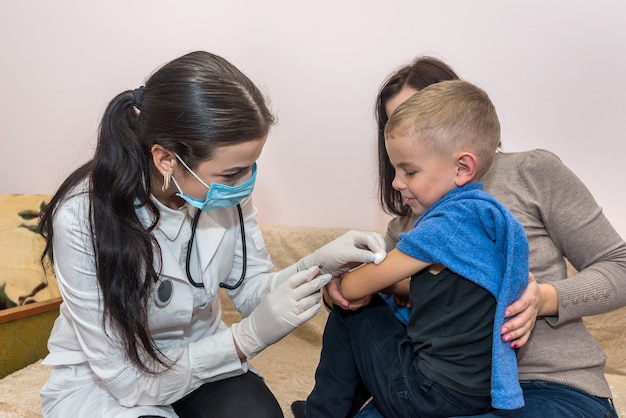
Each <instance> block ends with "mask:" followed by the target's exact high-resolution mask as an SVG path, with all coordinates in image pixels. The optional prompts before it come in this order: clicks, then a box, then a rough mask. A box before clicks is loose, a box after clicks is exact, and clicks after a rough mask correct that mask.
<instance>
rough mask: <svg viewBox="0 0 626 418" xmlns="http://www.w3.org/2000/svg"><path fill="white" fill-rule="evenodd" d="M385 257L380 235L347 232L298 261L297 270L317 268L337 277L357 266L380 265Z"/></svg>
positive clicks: (382, 239)
mask: <svg viewBox="0 0 626 418" xmlns="http://www.w3.org/2000/svg"><path fill="white" fill-rule="evenodd" d="M386 256H387V252H386V251H385V239H384V238H383V236H382V235H380V234H378V233H376V232H362V231H348V232H346V233H345V234H343V235H342V236H340V237H339V238H337V239H335V240H334V241H331V242H329V243H328V244H326V245H324V246H323V247H322V248H320V249H318V250H316V251H315V252H314V253H313V254H309V255H307V256H306V257H304V258H302V259H301V260H300V261H298V270H299V271H301V270H305V269H308V268H309V267H312V266H319V267H320V269H321V271H322V273H330V274H332V275H333V276H339V275H340V274H341V273H345V272H346V271H348V270H350V269H352V268H354V267H356V266H358V265H359V264H363V263H371V262H374V263H376V264H380V263H381V262H382V261H383V260H384V259H385V257H386Z"/></svg>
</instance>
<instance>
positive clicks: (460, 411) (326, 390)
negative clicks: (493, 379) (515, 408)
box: [306, 296, 491, 418]
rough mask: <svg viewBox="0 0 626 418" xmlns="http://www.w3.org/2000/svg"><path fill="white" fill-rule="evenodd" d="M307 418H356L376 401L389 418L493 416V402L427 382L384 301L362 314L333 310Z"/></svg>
mask: <svg viewBox="0 0 626 418" xmlns="http://www.w3.org/2000/svg"><path fill="white" fill-rule="evenodd" d="M315 380H316V383H315V387H314V388H313V391H312V392H311V394H310V395H309V397H308V398H307V403H306V416H307V418H318V417H320V418H331V417H341V418H344V417H350V416H354V415H355V414H356V413H357V412H358V410H359V409H360V408H361V406H362V405H363V403H364V402H365V401H366V400H367V399H368V398H369V397H370V395H371V396H373V398H374V399H375V401H376V406H377V407H378V409H379V410H380V412H381V413H382V415H383V416H385V417H388V418H391V417H420V416H423V417H429V418H434V417H450V416H455V415H475V414H480V413H484V412H486V411H488V410H489V408H490V404H491V398H490V397H489V396H467V395H463V394H461V393H459V392H457V391H455V390H452V389H450V388H447V387H445V386H443V385H440V384H438V383H436V382H433V381H432V380H430V379H428V378H427V377H426V376H424V375H423V374H422V373H421V372H420V371H419V369H418V367H417V359H416V357H415V356H414V354H413V347H412V345H411V343H410V341H409V340H408V338H407V334H406V328H405V327H404V326H403V325H402V324H400V322H398V320H397V319H396V318H395V316H394V315H393V312H392V311H391V310H390V309H389V307H388V306H387V304H386V303H385V302H383V300H382V299H381V298H380V297H379V296H374V297H373V298H372V302H370V304H369V305H368V306H366V307H364V308H362V309H359V310H357V311H354V312H352V311H344V310H342V309H337V308H335V309H333V310H332V311H331V313H330V315H329V317H328V321H327V323H326V328H325V330H324V337H323V345H322V353H321V358H320V363H319V365H318V368H317V370H316V372H315Z"/></svg>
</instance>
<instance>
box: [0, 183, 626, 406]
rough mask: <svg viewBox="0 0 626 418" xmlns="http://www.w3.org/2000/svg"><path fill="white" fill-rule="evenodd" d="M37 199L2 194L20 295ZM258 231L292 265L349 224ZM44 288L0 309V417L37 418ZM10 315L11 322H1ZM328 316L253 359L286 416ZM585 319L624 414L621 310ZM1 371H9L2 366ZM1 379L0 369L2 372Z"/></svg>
mask: <svg viewBox="0 0 626 418" xmlns="http://www.w3.org/2000/svg"><path fill="white" fill-rule="evenodd" d="M41 199H42V197H41V196H9V195H1V194H0V254H3V255H2V257H1V258H0V286H1V285H2V283H3V281H4V277H9V276H11V277H17V275H15V274H8V275H7V274H6V272H7V271H9V272H12V271H15V270H12V269H13V267H11V266H7V265H6V263H5V260H8V259H7V258H6V257H5V256H4V254H6V253H5V251H10V252H11V254H12V256H13V257H16V254H18V253H20V254H22V256H23V255H24V254H28V255H27V256H25V257H26V259H27V261H25V262H24V265H22V267H21V268H22V269H26V270H25V271H26V274H25V275H24V277H22V280H29V278H32V277H35V279H34V282H35V283H33V282H32V281H33V280H32V279H30V280H31V282H30V283H26V284H24V283H20V284H19V286H21V288H20V290H19V292H22V294H23V292H27V291H28V289H32V287H33V285H36V282H37V281H38V280H40V279H41V276H39V275H38V274H39V273H37V271H38V266H37V265H36V258H37V254H38V252H39V251H40V245H41V243H40V242H38V238H37V236H36V235H35V234H33V233H31V232H29V231H28V230H27V229H25V228H16V227H17V225H19V224H20V223H22V222H23V220H22V219H20V218H19V217H17V216H15V215H14V213H17V212H16V210H15V209H18V210H23V209H28V208H32V207H37V205H39V203H40V200H41ZM7 211H8V212H9V213H7ZM16 229H17V231H16ZM262 231H263V235H264V237H265V241H266V244H267V247H268V249H269V252H270V254H271V256H272V260H273V261H274V264H275V265H276V268H278V269H279V268H282V267H285V266H288V265H290V264H292V263H293V262H295V261H296V260H298V259H299V258H300V257H302V256H304V255H306V254H308V253H309V252H311V251H313V250H315V249H316V248H318V247H320V246H321V245H323V244H324V243H326V242H328V241H330V240H332V239H333V238H335V237H337V236H339V235H341V234H342V233H343V232H345V231H346V229H345V228H313V227H299V226H262ZM28 260H29V261H28ZM9 263H10V261H9ZM33 263H35V264H34V265H33ZM49 287H50V289H47V290H46V292H47V293H46V294H45V298H46V299H47V301H44V302H38V303H34V304H32V305H26V306H24V307H21V308H11V309H8V310H5V311H0V343H1V344H2V345H1V346H0V347H2V348H0V350H1V351H0V369H2V367H4V362H5V360H6V358H7V356H9V357H11V358H12V360H11V361H10V362H9V363H11V367H13V369H15V370H16V371H14V372H12V373H10V374H8V375H7V376H6V377H4V378H2V379H0V418H2V417H40V416H41V410H40V407H39V388H40V387H41V386H42V385H43V384H44V382H45V381H46V378H47V375H48V369H47V367H45V366H42V365H41V361H40V360H38V359H40V358H41V357H43V356H44V355H45V337H44V336H43V335H47V334H48V333H49V330H50V326H51V323H52V320H51V319H53V318H54V317H55V316H56V314H57V313H58V302H59V300H58V299H55V297H56V296H58V289H55V284H54V282H53V281H52V282H51V284H50V286H49ZM7 291H8V292H9V294H12V293H11V292H12V291H13V290H12V289H9V285H7ZM55 291H56V292H57V293H55ZM222 300H223V302H224V320H225V321H226V322H232V321H236V320H237V319H238V313H237V312H236V311H235V309H234V308H233V307H232V305H231V304H230V302H229V301H228V299H227V298H225V297H222ZM16 311H17V313H16ZM3 315H4V319H3ZM7 315H8V317H9V319H8V320H6V317H7ZM327 317H328V314H327V312H326V311H325V310H322V311H321V312H320V313H319V314H318V315H317V316H316V317H315V318H313V319H312V320H311V321H309V322H308V323H306V324H305V325H303V326H301V327H300V328H299V329H297V330H296V331H294V332H293V333H292V334H290V335H289V336H287V337H286V338H285V339H283V340H282V341H280V342H279V343H277V344H275V345H274V346H272V347H270V348H268V349H267V350H265V351H264V352H262V353H261V354H259V355H258V356H257V357H255V358H254V359H253V360H252V363H253V365H254V366H255V367H256V368H257V369H258V370H260V371H261V373H262V374H263V375H264V376H265V379H266V381H267V384H268V385H269V387H270V388H271V389H272V391H273V392H274V393H275V394H276V396H277V398H278V400H279V402H280V404H281V406H282V408H283V410H284V411H285V416H286V417H291V416H292V414H291V411H290V410H289V405H290V404H291V402H292V401H293V400H296V399H304V398H305V397H306V395H307V394H308V392H309V390H310V389H311V387H312V385H313V375H314V371H315V367H316V365H317V360H318V357H319V351H320V347H321V337H322V331H323V328H324V324H325V321H326V318H327ZM24 321H26V322H24ZM29 321H30V323H29ZM587 323H588V325H589V328H590V330H591V331H592V332H593V333H594V335H595V336H596V338H597V339H598V341H599V343H600V344H601V345H602V347H603V348H604V349H605V351H606V352H607V355H608V362H607V369H606V373H607V378H608V380H609V383H610V385H611V388H612V391H613V394H614V398H615V403H616V406H617V408H618V412H619V413H620V415H622V416H625V417H626V348H625V347H624V341H625V337H626V335H625V334H626V308H625V309H621V310H619V311H616V312H613V313H609V314H605V315H599V316H596V317H592V318H588V320H587ZM22 331H23V332H22ZM42 334H43V335H42ZM9 352H10V354H8V353H9ZM16 353H17V354H16ZM20 362H21V364H20ZM9 371H10V370H9ZM4 372H5V374H6V372H7V370H6V368H5V370H4ZM3 376H4V375H3V374H1V370H0V377H3Z"/></svg>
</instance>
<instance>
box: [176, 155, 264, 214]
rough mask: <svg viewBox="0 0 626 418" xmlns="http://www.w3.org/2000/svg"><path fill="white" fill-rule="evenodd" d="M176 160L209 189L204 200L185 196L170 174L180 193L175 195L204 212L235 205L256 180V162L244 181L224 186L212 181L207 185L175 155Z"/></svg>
mask: <svg viewBox="0 0 626 418" xmlns="http://www.w3.org/2000/svg"><path fill="white" fill-rule="evenodd" d="M176 158H178V161H180V162H181V164H182V165H184V166H185V168H186V169H187V170H188V171H189V172H190V173H191V174H192V175H193V176H194V177H195V178H196V179H197V180H198V181H199V182H200V183H202V184H203V185H204V187H206V188H207V189H209V190H208V191H207V194H206V198H205V199H204V200H196V199H194V198H192V197H189V196H187V195H186V194H184V193H183V191H182V189H181V188H180V187H179V186H178V183H177V182H176V179H174V177H173V176H172V180H173V181H174V185H175V186H176V188H177V189H178V190H179V192H180V193H176V196H178V197H180V198H182V199H183V200H185V201H186V202H187V203H189V204H190V205H191V206H193V207H195V208H198V209H201V210H203V211H205V212H208V211H210V210H213V209H218V208H230V207H233V206H235V205H237V204H238V203H239V202H241V201H242V200H243V199H244V198H246V197H248V196H250V194H251V193H252V190H253V189H254V181H255V180H256V163H254V164H252V175H251V176H250V178H249V179H248V180H246V181H245V182H244V183H241V184H239V185H237V186H226V185H224V184H219V183H212V184H211V186H208V185H207V184H206V183H205V182H204V181H202V180H201V179H200V177H198V176H197V175H196V173H194V172H193V171H192V170H191V169H190V168H189V167H188V166H187V164H185V162H184V161H183V160H182V159H181V158H180V157H179V156H178V155H176Z"/></svg>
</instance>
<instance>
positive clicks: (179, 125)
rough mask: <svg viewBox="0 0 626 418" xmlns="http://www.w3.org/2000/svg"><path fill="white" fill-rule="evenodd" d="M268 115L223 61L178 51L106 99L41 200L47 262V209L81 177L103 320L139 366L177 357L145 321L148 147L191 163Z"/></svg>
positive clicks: (153, 211) (152, 367)
mask: <svg viewBox="0 0 626 418" xmlns="http://www.w3.org/2000/svg"><path fill="white" fill-rule="evenodd" d="M138 109H140V110H138ZM273 122H274V118H273V116H272V114H271V113H270V111H269V110H268V108H267V105H266V102H265V98H264V97H263V95H262V94H261V92H260V91H259V90H258V89H257V87H256V86H255V85H254V84H253V83H252V81H250V79H248V77H246V76H245V75H244V74H243V73H242V72H241V71H239V70H238V69H237V68H236V67H234V66H233V65H232V64H231V63H229V62H228V61H226V60H225V59H223V58H221V57H219V56H217V55H213V54H210V53H208V52H203V51H198V52H192V53H189V54H186V55H184V56H182V57H179V58H177V59H175V60H173V61H171V62H169V63H167V64H165V65H164V66H163V67H161V68H160V69H158V70H157V71H156V72H155V73H154V74H153V75H152V76H151V77H149V79H148V80H147V81H146V84H145V88H143V92H142V94H140V95H138V94H133V91H131V90H128V91H125V92H122V93H120V94H119V95H117V96H116V97H115V98H114V99H113V100H111V102H110V103H109V105H108V106H107V108H106V110H105V112H104V115H103V117H102V121H101V123H100V129H99V133H98V141H97V144H96V150H95V154H94V156H93V158H92V159H91V160H90V161H88V162H87V163H86V164H84V165H83V166H82V167H80V168H78V169H77V170H76V171H74V172H73V173H72V174H71V175H70V176H69V177H68V178H67V179H66V180H65V181H64V182H63V184H62V185H61V186H60V187H59V189H58V190H57V192H56V193H55V195H54V196H53V198H52V200H51V201H50V204H49V205H48V206H47V208H46V209H45V212H44V214H43V217H42V221H41V225H40V230H41V234H42V235H43V237H44V239H45V240H46V247H45V249H44V251H43V254H42V263H44V262H45V261H46V259H47V260H48V261H50V263H52V260H53V250H54V246H53V241H54V228H53V223H54V222H53V221H54V217H55V211H56V209H57V208H58V207H59V206H60V205H61V204H62V203H63V202H64V201H65V200H67V199H71V198H72V196H73V195H74V194H76V193H77V191H78V192H81V191H82V190H83V189H82V188H81V185H82V184H83V183H84V182H86V183H87V184H88V193H89V215H88V216H89V219H84V220H82V221H83V222H85V223H88V225H89V228H90V231H91V237H92V245H93V252H94V265H95V270H96V276H97V280H98V284H99V287H100V291H101V295H102V302H103V307H104V317H103V322H104V323H103V327H105V329H106V328H107V327H106V326H107V323H109V324H110V325H111V326H112V328H113V329H114V330H115V331H116V335H115V336H109V337H111V338H115V337H119V338H120V340H121V343H122V344H123V345H124V347H125V350H126V354H127V356H128V358H129V359H130V361H131V362H132V363H133V364H135V365H136V366H138V367H139V368H140V369H142V370H143V371H145V372H149V373H156V372H157V371H158V370H163V366H165V367H166V368H167V367H170V366H171V365H172V361H175V360H176V359H168V358H166V357H165V356H164V355H163V353H161V351H160V350H159V348H158V347H157V345H156V344H155V341H154V339H153V338H152V335H151V333H150V329H149V327H148V302H149V297H150V295H151V293H152V288H153V286H154V285H155V283H156V282H157V280H158V277H159V270H160V263H161V253H160V248H159V246H158V243H157V241H156V239H155V238H154V236H153V234H152V230H153V229H154V228H155V226H156V225H157V223H158V221H159V211H158V208H157V206H156V205H155V204H154V203H153V202H152V201H151V199H150V195H151V190H150V178H151V172H152V170H156V168H155V167H154V164H153V163H152V159H151V154H150V149H151V148H152V146H153V145H155V144H159V145H162V146H163V147H164V148H166V149H169V150H172V151H174V152H176V153H177V154H178V155H179V156H180V157H181V158H182V159H183V160H184V161H186V162H187V164H189V166H190V167H192V168H193V167H195V166H197V165H198V164H199V163H200V162H202V161H206V160H208V159H210V158H212V157H213V156H214V154H215V151H216V150H217V149H218V148H220V147H222V146H226V145H233V144H237V143H242V142H246V141H250V140H253V139H257V138H260V137H262V136H264V135H266V134H267V133H268V131H269V129H270V127H271V125H272V124H273ZM139 207H145V208H146V210H147V211H148V212H149V213H150V215H151V219H152V224H151V225H149V226H148V227H145V226H144V224H143V223H142V222H141V221H140V219H139V217H138V216H137V209H138V208H139ZM155 250H156V252H155Z"/></svg>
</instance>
